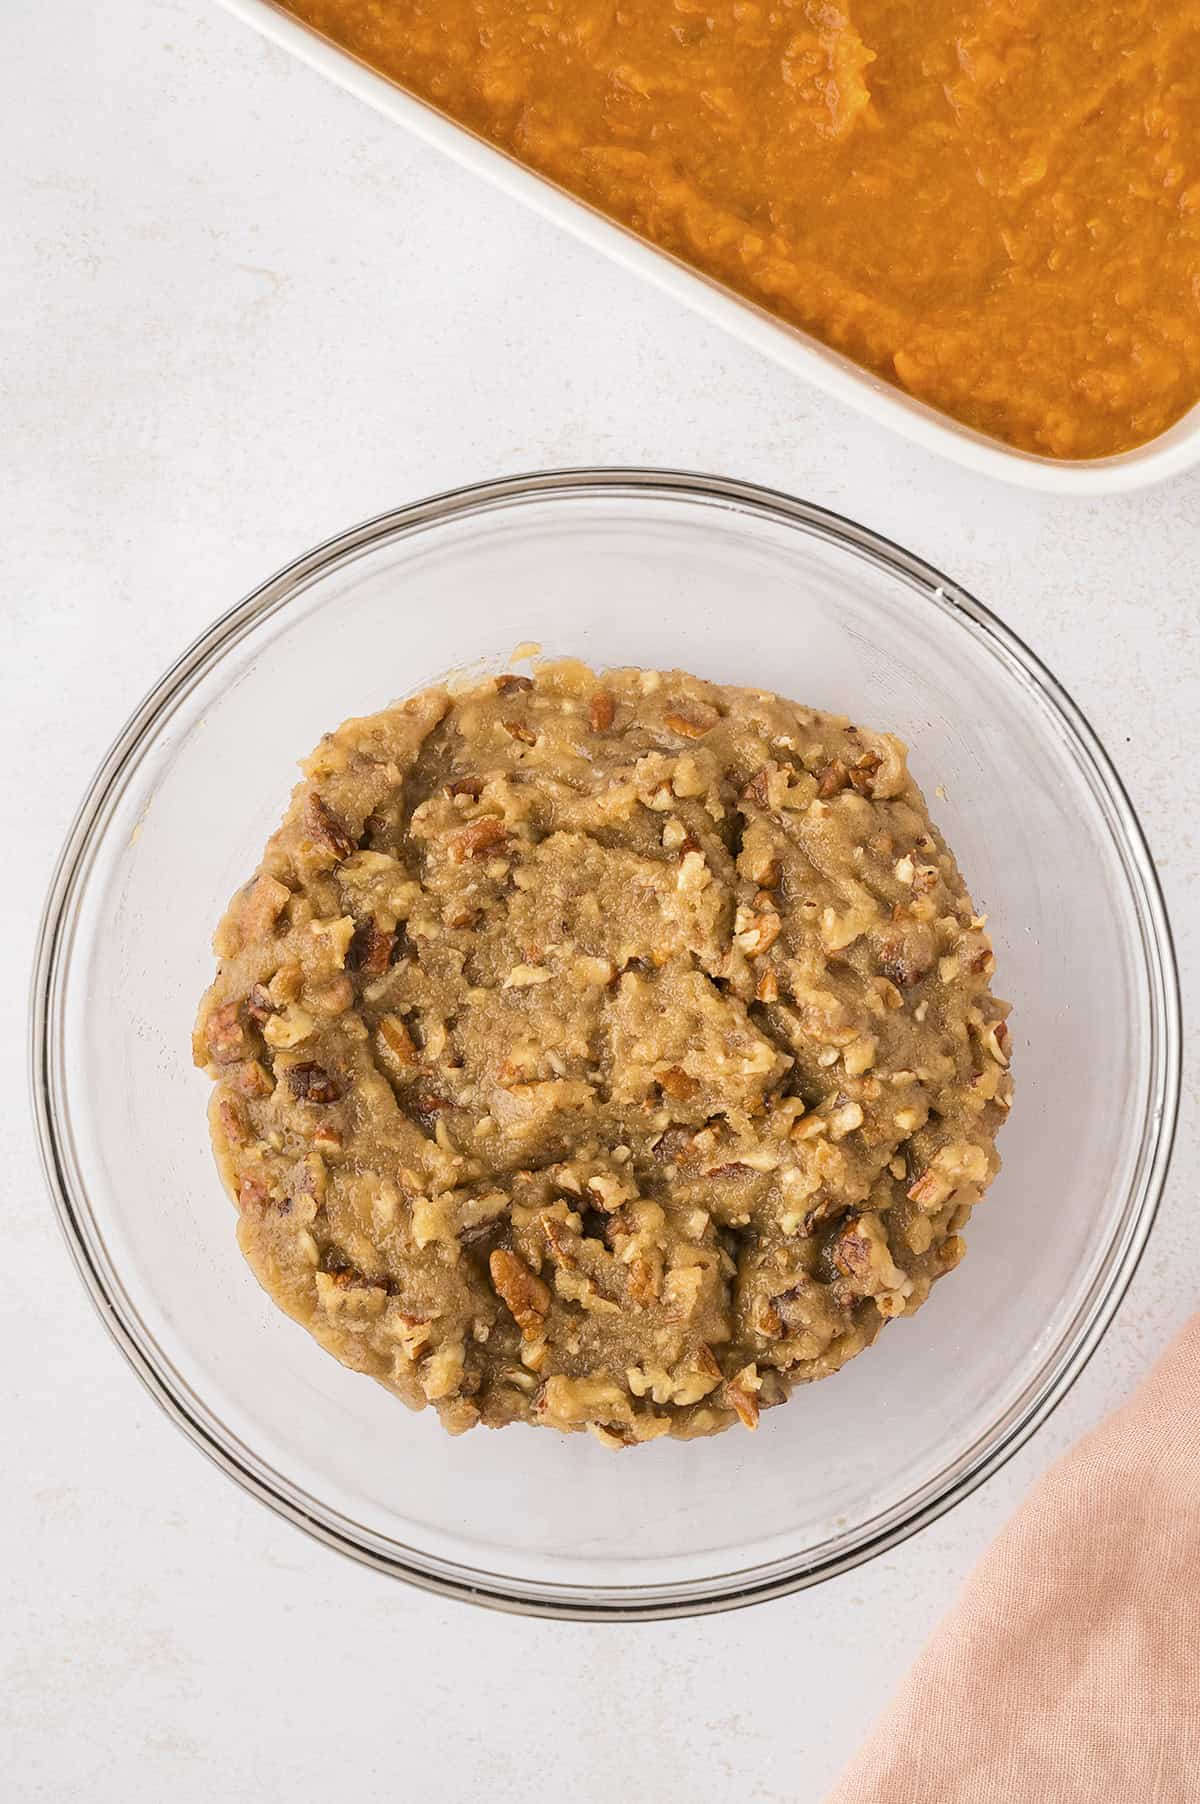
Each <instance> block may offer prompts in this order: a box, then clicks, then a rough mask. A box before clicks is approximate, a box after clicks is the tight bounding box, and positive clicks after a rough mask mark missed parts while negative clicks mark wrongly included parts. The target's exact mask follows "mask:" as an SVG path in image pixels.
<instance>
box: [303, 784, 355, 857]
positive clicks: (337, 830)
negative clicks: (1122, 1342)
mask: <svg viewBox="0 0 1200 1804" xmlns="http://www.w3.org/2000/svg"><path fill="white" fill-rule="evenodd" d="M304 824H305V826H306V827H307V828H308V831H309V833H310V835H311V836H312V838H313V840H314V841H315V842H316V844H317V845H319V846H323V847H324V848H325V850H326V851H327V852H332V853H333V856H334V858H335V859H336V860H339V861H340V860H341V859H343V858H349V856H350V854H351V852H353V850H354V841H353V840H352V839H351V837H350V835H349V833H348V832H347V831H346V829H345V827H344V826H343V825H342V823H341V821H339V819H338V818H337V815H336V814H334V813H333V811H332V809H331V808H330V807H329V806H328V804H327V803H326V802H324V801H323V800H322V799H321V797H320V796H319V795H318V794H317V792H316V790H315V789H314V790H312V791H311V793H310V795H309V798H308V801H307V802H306V803H305V806H304Z"/></svg>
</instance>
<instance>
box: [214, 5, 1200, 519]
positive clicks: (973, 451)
mask: <svg viewBox="0 0 1200 1804" xmlns="http://www.w3.org/2000/svg"><path fill="white" fill-rule="evenodd" d="M220 3H221V4H222V5H223V6H224V7H225V8H226V10H227V11H229V12H231V13H236V14H237V16H238V17H239V18H241V19H244V20H245V21H246V23H247V24H248V25H252V26H253V27H254V29H255V30H256V31H258V32H260V33H261V34H262V36H263V37H265V38H269V39H270V40H271V41H272V43H275V44H279V45H280V46H281V47H282V48H283V49H285V50H290V51H291V52H292V53H293V54H294V55H296V56H298V57H300V58H301V60H302V61H304V62H306V63H309V64H310V65H311V66H312V67H313V68H314V69H319V70H320V71H321V73H322V74H323V75H327V76H329V78H330V79H331V80H332V81H336V82H337V83H338V84H339V86H341V87H343V88H345V89H347V90H348V91H349V92H350V93H352V94H357V95H358V96H359V98H360V99H362V100H365V101H367V102H368V104H369V105H371V106H373V107H374V108H375V109H376V110H377V111H378V112H381V113H386V114H387V115H388V117H389V118H391V119H395V120H398V121H399V123H400V124H401V125H403V126H405V127H407V129H408V130H409V131H411V132H415V133H416V135H417V136H418V137H419V138H423V139H424V140H425V141H426V143H428V144H434V145H436V146H437V147H438V148H439V149H440V150H444V151H445V152H446V153H447V155H448V156H451V157H453V158H454V159H455V161H456V162H458V163H462V164H463V165H465V166H466V167H467V168H469V169H473V170H475V171H477V173H478V174H479V175H481V176H483V177H484V179H485V180H486V181H489V182H491V183H492V184H493V185H494V186H495V187H497V188H501V189H503V190H504V192H505V193H507V194H512V195H515V196H516V197H517V199H519V200H522V201H524V202H525V203H526V204H527V205H528V206H531V207H533V208H534V209H535V210H536V211H537V212H539V213H542V214H544V215H545V216H546V217H547V218H549V219H553V220H556V221H557V222H558V224H560V225H562V226H565V227H566V229H567V231H569V232H573V233H574V235H575V236H576V237H577V238H582V239H583V240H584V241H585V242H586V243H588V244H592V245H594V246H595V247H596V249H597V250H600V251H603V252H604V253H605V255H606V256H609V257H612V258H613V259H614V260H615V261H616V262H618V263H623V264H624V265H625V266H626V268H628V269H634V270H637V271H638V273H639V274H640V275H643V276H645V277H646V279H647V280H648V281H651V282H653V283H655V285H656V286H657V287H659V288H662V289H665V290H666V292H667V293H668V294H671V295H674V296H675V298H676V299H677V300H679V301H682V302H683V303H684V305H685V306H688V307H691V308H693V309H694V310H695V312H697V313H701V314H703V315H704V316H705V318H707V319H710V320H713V321H714V322H715V323H716V324H717V325H719V326H722V327H724V329H725V330H726V331H727V332H731V333H732V334H733V335H734V336H735V337H736V338H740V339H743V340H744V341H745V342H746V343H747V344H750V345H754V346H755V347H756V349H758V350H760V351H762V352H763V353H764V355H765V356H767V357H770V358H772V359H773V360H774V362H776V363H779V364H782V365H783V366H784V368H785V369H789V370H791V371H792V372H793V373H794V374H795V375H797V376H800V377H802V378H803V379H804V380H805V381H807V382H810V383H812V384H813V386H814V387H816V388H819V389H822V390H823V391H824V392H825V393H826V394H828V395H833V396H834V397H835V398H836V399H837V400H839V401H845V402H847V403H848V404H849V405H850V406H851V407H856V408H858V410H859V412H860V413H865V414H866V415H867V417H868V418H869V419H873V420H878V422H879V423H880V425H881V426H887V427H889V428H890V429H891V430H892V431H893V432H900V433H903V434H904V436H905V437H906V438H908V439H911V440H912V441H913V443H915V444H918V445H921V446H923V447H924V448H925V449H926V450H929V451H936V452H939V453H940V454H941V455H942V456H943V457H951V458H953V459H954V461H955V462H956V463H960V464H963V465H965V467H966V468H967V469H969V470H978V471H980V472H981V473H982V474H984V475H988V476H998V477H1000V478H1001V480H1003V481H1005V482H1015V483H1021V484H1023V485H1024V486H1025V487H1026V488H1033V489H1042V490H1044V491H1047V492H1049V493H1052V494H1073V495H1111V494H1117V493H1122V492H1126V491H1128V490H1130V489H1139V488H1144V487H1146V486H1147V485H1148V484H1150V483H1152V482H1161V481H1162V480H1163V479H1164V478H1165V477H1168V476H1174V475H1176V474H1177V473H1178V472H1179V471H1181V470H1185V469H1188V468H1190V467H1191V466H1192V465H1193V464H1196V463H1200V405H1197V406H1195V407H1193V408H1192V409H1191V410H1190V411H1189V412H1188V413H1187V414H1185V416H1184V417H1183V419H1181V420H1179V421H1177V422H1176V424H1175V425H1174V426H1172V427H1171V428H1170V429H1169V430H1168V431H1167V432H1164V433H1161V434H1160V435H1159V436H1158V437H1157V438H1156V439H1152V440H1151V441H1150V443H1149V444H1147V445H1143V446H1141V447H1139V449H1137V450H1135V451H1123V452H1121V453H1120V454H1119V455H1117V456H1116V457H1105V458H1098V459H1096V460H1095V461H1093V462H1089V463H1069V462H1065V461H1063V460H1062V459H1058V458H1050V457H1033V456H1031V455H1029V453H1027V452H1024V451H1017V450H1011V449H1010V448H1009V447H1008V446H1006V445H1002V444H1000V443H998V442H997V441H996V440H995V439H990V438H987V437H985V436H984V435H983V434H982V433H979V432H974V431H972V430H971V428H970V427H969V426H960V425H959V424H958V423H957V421H955V420H952V419H950V418H949V417H948V416H947V415H945V414H941V413H938V412H936V411H935V410H934V409H933V408H931V407H926V406H925V405H924V404H923V403H922V402H920V401H915V400H913V399H912V398H911V397H910V396H908V395H905V394H904V393H902V392H901V391H900V390H899V389H894V388H891V387H890V386H889V385H888V384H887V383H884V382H880V381H879V380H878V379H877V378H876V377H875V376H872V375H871V374H870V373H869V372H868V371H866V370H863V369H860V368H859V366H858V365H857V364H855V363H852V362H851V361H850V360H849V359H848V358H846V357H842V356H840V355H839V354H838V353H837V352H836V351H831V350H828V349H827V348H826V347H825V346H824V345H822V344H819V343H818V342H817V341H816V340H815V339H813V338H809V337H808V336H807V335H806V334H805V333H803V332H799V331H797V330H796V329H795V328H794V327H792V326H788V325H785V324H784V323H783V322H782V321H781V320H777V319H775V318H773V317H772V315H770V314H769V313H767V312H765V311H764V310H763V309H762V308H759V307H756V306H754V305H753V304H752V303H751V302H749V301H745V300H742V299H741V298H740V297H739V296H738V295H736V294H733V293H732V292H731V291H730V290H728V289H726V288H722V287H721V286H720V285H719V284H717V283H715V282H712V281H710V280H709V279H708V278H707V277H705V276H702V275H699V274H697V272H696V271H694V270H692V269H690V268H688V267H687V265H685V264H683V263H680V262H679V261H678V260H677V259H676V258H674V257H671V256H669V255H668V254H667V253H665V252H663V251H659V250H656V249H655V248H654V247H653V246H652V245H649V244H646V243H644V242H643V241H642V240H641V239H640V238H637V237H635V236H634V234H633V233H631V232H628V231H626V230H625V228H624V227H623V226H619V225H616V224H615V223H614V222H613V221H611V220H609V219H606V218H605V217H604V216H603V215H602V214H600V213H598V212H596V211H595V210H594V209H593V208H591V207H589V206H587V205H585V204H584V203H583V202H582V201H579V200H576V199H575V198H574V196H572V195H570V194H567V193H566V192H565V191H564V190H562V189H560V188H557V187H555V185H554V184H553V183H552V182H549V181H547V180H545V179H544V178H543V177H542V176H539V175H535V174H534V173H533V172H532V171H531V170H528V169H525V168H523V167H522V166H521V165H520V164H519V163H517V162H514V161H513V160H512V158H510V157H508V156H506V155H504V153H503V152H501V151H498V150H497V149H496V148H495V147H494V146H493V145H490V144H487V143H485V142H484V141H483V140H482V139H480V138H477V137H475V136H474V135H473V134H472V133H471V132H469V131H466V130H465V129H464V128H463V127H462V126H459V125H455V124H454V123H453V122H452V121H451V120H449V119H446V118H443V116H442V115H441V114H440V113H437V112H435V111H434V110H433V108H432V107H429V106H427V105H426V104H425V103H424V102H423V101H420V100H417V99H414V97H413V96H412V95H410V94H407V93H405V92H404V90H403V89H402V88H399V87H397V86H396V85H395V83H394V82H391V81H389V80H387V78H386V77H384V76H382V75H377V74H376V73H375V72H374V71H373V70H371V69H368V68H366V67H365V66H364V65H363V64H362V63H360V62H358V61H356V59H355V58H354V57H352V56H350V55H349V54H348V53H347V52H346V51H344V50H340V49H338V48H337V46H336V45H333V44H331V43H329V42H328V41H327V40H326V39H324V38H322V37H321V36H320V35H319V33H317V32H315V31H313V30H311V29H310V27H308V26H307V25H304V24H301V22H300V21H299V20H297V19H295V18H293V17H292V16H291V15H290V14H289V13H285V12H282V11H281V10H280V9H279V8H278V7H277V6H275V5H273V4H272V3H271V0H220Z"/></svg>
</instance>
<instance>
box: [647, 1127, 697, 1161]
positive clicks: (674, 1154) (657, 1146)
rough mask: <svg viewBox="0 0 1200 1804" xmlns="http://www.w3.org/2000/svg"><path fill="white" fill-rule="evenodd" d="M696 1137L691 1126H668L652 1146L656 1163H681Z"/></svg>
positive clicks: (651, 1149)
mask: <svg viewBox="0 0 1200 1804" xmlns="http://www.w3.org/2000/svg"><path fill="white" fill-rule="evenodd" d="M694 1139H695V1135H694V1134H693V1132H692V1130H691V1129H690V1128H685V1127H669V1128H667V1129H666V1131H665V1132H664V1133H662V1134H660V1135H659V1137H658V1139H657V1140H656V1141H655V1142H654V1145H653V1146H652V1147H651V1148H650V1151H651V1154H652V1155H653V1157H654V1161H655V1163H656V1164H658V1165H678V1164H680V1163H681V1161H682V1160H684V1159H686V1158H687V1156H688V1154H689V1153H690V1152H691V1149H692V1141H693V1140H694Z"/></svg>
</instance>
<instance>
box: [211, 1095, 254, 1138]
mask: <svg viewBox="0 0 1200 1804" xmlns="http://www.w3.org/2000/svg"><path fill="white" fill-rule="evenodd" d="M217 1114H218V1116H219V1117H220V1122H221V1129H222V1132H223V1133H224V1135H225V1138H226V1140H228V1141H229V1142H230V1144H231V1145H233V1146H248V1145H249V1143H250V1140H251V1138H252V1136H251V1133H250V1129H249V1126H248V1125H247V1122H246V1112H245V1110H244V1109H243V1108H242V1106H241V1104H240V1103H239V1102H237V1101H236V1100H235V1098H234V1097H232V1096H223V1097H222V1098H221V1100H220V1102H219V1103H218V1104H217Z"/></svg>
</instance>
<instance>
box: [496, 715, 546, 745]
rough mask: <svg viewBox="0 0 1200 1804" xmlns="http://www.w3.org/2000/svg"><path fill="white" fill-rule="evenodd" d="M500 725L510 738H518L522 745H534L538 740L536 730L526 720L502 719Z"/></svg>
mask: <svg viewBox="0 0 1200 1804" xmlns="http://www.w3.org/2000/svg"><path fill="white" fill-rule="evenodd" d="M500 725H501V726H502V727H503V728H504V731H505V732H506V733H507V734H508V735H509V737H510V738H511V739H519V740H520V741H521V744H522V745H536V744H537V742H538V736H537V732H536V730H535V729H534V728H533V727H531V726H530V725H529V723H528V722H527V721H524V720H502V721H501V722H500Z"/></svg>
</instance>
